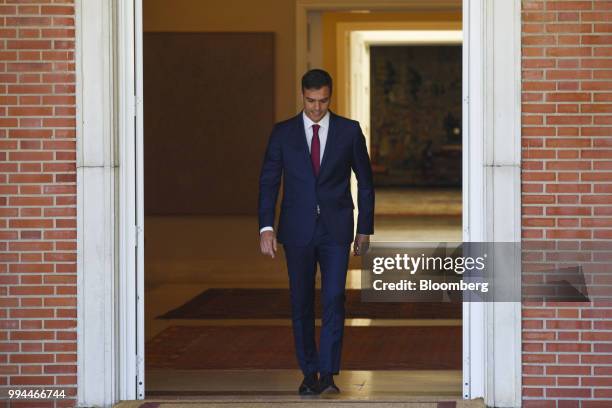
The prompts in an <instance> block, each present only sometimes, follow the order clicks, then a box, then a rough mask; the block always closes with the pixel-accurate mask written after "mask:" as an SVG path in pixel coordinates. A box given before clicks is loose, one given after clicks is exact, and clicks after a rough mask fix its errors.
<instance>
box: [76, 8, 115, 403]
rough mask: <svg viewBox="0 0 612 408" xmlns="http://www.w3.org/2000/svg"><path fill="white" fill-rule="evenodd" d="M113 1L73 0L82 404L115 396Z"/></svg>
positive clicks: (78, 311) (112, 398)
mask: <svg viewBox="0 0 612 408" xmlns="http://www.w3.org/2000/svg"><path fill="white" fill-rule="evenodd" d="M112 12H113V10H112V2H107V1H89V0H87V1H84V0H81V1H77V2H76V56H75V58H76V71H77V75H76V77H77V214H78V215H77V246H78V249H77V254H78V255H77V263H78V267H77V289H78V290H77V373H78V380H77V381H78V404H79V406H94V405H96V406H110V405H111V404H112V403H113V402H114V401H115V400H116V384H115V376H116V355H117V354H116V342H115V338H116V336H115V334H116V327H115V321H116V320H115V314H116V308H115V270H116V268H115V264H116V248H115V243H116V241H115V233H114V231H115V222H116V221H115V220H116V217H115V216H116V214H115V202H114V201H115V200H114V199H115V193H114V192H115V180H116V170H115V169H116V167H115V161H114V157H113V156H114V155H113V151H114V148H113V134H114V129H113V97H114V91H113V86H112V84H113V82H112V75H113V73H112V66H113V59H112V44H111V39H112Z"/></svg>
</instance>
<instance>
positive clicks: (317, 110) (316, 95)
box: [302, 85, 331, 122]
mask: <svg viewBox="0 0 612 408" xmlns="http://www.w3.org/2000/svg"><path fill="white" fill-rule="evenodd" d="M330 96H331V95H330V94H329V86H327V85H325V86H323V87H321V88H319V89H304V90H303V91H302V98H303V100H304V113H306V116H308V117H309V118H310V120H312V121H313V122H318V121H320V120H321V119H322V118H323V116H325V114H326V113H327V109H328V108H329V102H330Z"/></svg>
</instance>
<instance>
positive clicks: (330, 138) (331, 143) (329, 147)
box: [306, 111, 337, 179]
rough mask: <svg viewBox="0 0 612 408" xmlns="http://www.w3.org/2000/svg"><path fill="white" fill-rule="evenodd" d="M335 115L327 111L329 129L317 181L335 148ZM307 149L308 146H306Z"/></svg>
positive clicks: (332, 155)
mask: <svg viewBox="0 0 612 408" xmlns="http://www.w3.org/2000/svg"><path fill="white" fill-rule="evenodd" d="M336 144H337V143H336V115H335V114H334V113H333V112H332V111H329V129H328V130H327V141H326V142H325V150H323V158H322V159H321V168H320V169H319V179H321V175H322V174H323V172H324V171H325V169H326V168H327V167H329V164H328V163H329V161H330V160H331V158H332V157H334V152H335V147H336ZM306 147H307V148H308V146H306Z"/></svg>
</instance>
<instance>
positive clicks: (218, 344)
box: [145, 326, 462, 370]
mask: <svg viewBox="0 0 612 408" xmlns="http://www.w3.org/2000/svg"><path fill="white" fill-rule="evenodd" d="M318 333H319V328H317V339H318V336H319V334H318ZM461 343H462V329H461V326H427V327H426V326H402V327H393V326H391V327H389V326H388V327H378V326H368V327H362V326H348V327H345V329H344V340H343V352H342V368H343V369H346V370H460V369H461V365H462V351H461V350H462V348H461ZM145 350H146V358H145V362H146V367H147V368H171V369H298V365H297V361H296V359H295V354H294V345H293V333H292V330H291V327H290V326H171V327H169V328H167V329H165V330H164V331H162V332H161V333H159V334H158V335H157V336H155V337H154V338H153V339H151V340H150V341H149V342H147V344H146V347H145Z"/></svg>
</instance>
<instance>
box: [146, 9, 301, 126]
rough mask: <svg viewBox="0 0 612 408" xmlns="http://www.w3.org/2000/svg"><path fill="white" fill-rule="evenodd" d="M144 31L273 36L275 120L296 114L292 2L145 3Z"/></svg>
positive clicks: (293, 12)
mask: <svg viewBox="0 0 612 408" xmlns="http://www.w3.org/2000/svg"><path fill="white" fill-rule="evenodd" d="M143 28H144V31H145V32H150V31H207V32H274V34H275V46H276V50H275V51H276V63H275V75H276V82H275V88H276V89H275V112H276V114H275V117H276V120H282V119H286V118H288V117H289V116H292V115H294V114H295V113H296V112H297V111H296V106H295V98H296V96H295V81H296V79H295V2H294V1H293V0H258V1H252V0H223V1H210V0H173V1H163V0H145V1H144V2H143ZM261 103H266V101H261Z"/></svg>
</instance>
